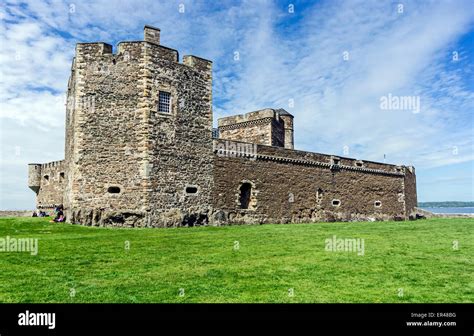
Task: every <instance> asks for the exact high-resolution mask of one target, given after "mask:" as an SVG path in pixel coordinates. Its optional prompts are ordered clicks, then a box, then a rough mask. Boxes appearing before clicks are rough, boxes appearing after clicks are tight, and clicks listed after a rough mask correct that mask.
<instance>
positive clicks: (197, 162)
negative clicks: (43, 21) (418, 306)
mask: <svg viewBox="0 0 474 336" xmlns="http://www.w3.org/2000/svg"><path fill="white" fill-rule="evenodd" d="M67 96H68V101H67V102H68V103H67V105H66V144H65V159H64V160H62V161H55V162H50V163H44V164H29V177H28V182H29V187H30V188H31V189H32V190H33V191H34V192H35V193H36V195H37V197H36V203H37V204H36V207H37V208H38V209H51V208H53V207H54V206H55V205H58V204H64V210H65V214H66V220H67V222H70V223H77V224H83V225H94V226H124V227H173V226H194V225H223V224H234V223H235V224H237V223H248V224H256V223H297V222H304V223H308V222H318V221H357V220H389V219H392V220H393V219H395V220H404V219H407V218H408V217H409V216H410V215H411V214H412V212H413V211H414V207H415V206H416V204H417V198H416V177H415V170H414V168H413V167H407V166H397V165H390V164H384V163H378V162H371V161H362V160H356V159H351V158H346V157H340V156H335V155H326V154H319V153H311V152H304V151H298V150H294V148H293V147H294V145H293V116H292V115H291V114H290V113H288V112H287V111H285V110H284V109H271V108H267V109H263V110H259V111H255V112H250V113H246V114H242V115H237V116H231V117H226V118H221V119H219V120H218V129H217V130H213V128H212V62H211V61H208V60H205V59H202V58H199V57H196V56H184V57H183V62H182V63H180V62H179V56H178V51H176V50H174V49H170V48H167V47H165V46H162V45H160V30H159V29H157V28H154V27H151V26H145V29H144V41H127V42H120V43H119V44H118V46H117V50H116V53H112V46H111V45H109V44H106V43H101V42H99V43H78V44H77V46H76V55H75V58H74V60H73V62H72V67H71V76H70V78H69V83H68V91H67Z"/></svg>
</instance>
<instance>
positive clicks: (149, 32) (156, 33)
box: [143, 25, 160, 44]
mask: <svg viewBox="0 0 474 336" xmlns="http://www.w3.org/2000/svg"><path fill="white" fill-rule="evenodd" d="M143 35H144V37H145V41H146V42H151V43H155V44H160V28H155V27H152V26H148V25H146V26H145V28H144V32H143Z"/></svg>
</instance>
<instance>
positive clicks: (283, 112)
mask: <svg viewBox="0 0 474 336" xmlns="http://www.w3.org/2000/svg"><path fill="white" fill-rule="evenodd" d="M275 112H278V114H279V115H289V116H291V117H293V114H291V113H290V112H288V111H287V110H285V109H282V108H280V109H275Z"/></svg>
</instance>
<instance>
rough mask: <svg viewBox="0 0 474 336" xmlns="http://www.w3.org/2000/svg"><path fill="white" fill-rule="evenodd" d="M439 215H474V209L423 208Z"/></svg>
mask: <svg viewBox="0 0 474 336" xmlns="http://www.w3.org/2000/svg"><path fill="white" fill-rule="evenodd" d="M421 209H423V210H426V211H430V212H433V213H439V214H443V213H444V214H474V207H462V208H461V207H447V208H421Z"/></svg>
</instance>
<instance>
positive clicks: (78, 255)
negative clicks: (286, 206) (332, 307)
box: [0, 218, 474, 302]
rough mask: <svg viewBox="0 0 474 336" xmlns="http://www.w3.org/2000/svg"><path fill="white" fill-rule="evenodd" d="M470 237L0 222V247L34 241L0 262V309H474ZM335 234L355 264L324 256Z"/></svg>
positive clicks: (442, 232) (385, 230)
mask: <svg viewBox="0 0 474 336" xmlns="http://www.w3.org/2000/svg"><path fill="white" fill-rule="evenodd" d="M473 232H474V220H473V219H431V220H420V221H416V222H374V223H323V224H293V225H261V226H231V227H219V228H217V227H204V228H180V229H111V228H91V227H82V226H76V225H69V224H51V223H48V222H47V220H45V219H41V218H15V219H0V238H2V237H3V238H4V237H6V236H7V235H9V236H10V237H15V238H20V237H31V238H39V253H38V255H37V256H32V255H30V254H28V253H12V252H9V253H7V252H1V253H0V302H474V280H473V279H474V277H473V270H474V267H473V263H474V262H473V255H474V234H473ZM334 234H335V235H337V236H338V237H341V238H364V239H365V255H364V256H357V254H356V253H348V252H326V251H325V249H324V247H325V242H324V241H325V239H326V238H331V237H332V236H333V235H334ZM453 240H458V241H459V249H458V250H453V248H452V242H453ZM125 241H129V242H130V250H126V249H125ZM235 241H238V242H239V244H240V249H239V250H235V249H234V242H235ZM71 288H74V289H75V291H76V295H75V297H71V296H70V295H69V294H70V289H71ZM180 288H184V291H185V295H184V296H183V297H181V296H179V295H178V293H179V289H180ZM289 288H293V289H294V296H293V297H290V296H289V295H288V289H289ZM399 288H403V291H404V295H403V296H402V297H399V296H398V295H397V294H398V293H399V292H398V289H399Z"/></svg>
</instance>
